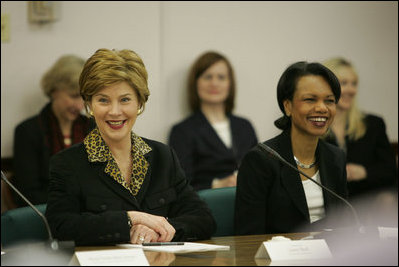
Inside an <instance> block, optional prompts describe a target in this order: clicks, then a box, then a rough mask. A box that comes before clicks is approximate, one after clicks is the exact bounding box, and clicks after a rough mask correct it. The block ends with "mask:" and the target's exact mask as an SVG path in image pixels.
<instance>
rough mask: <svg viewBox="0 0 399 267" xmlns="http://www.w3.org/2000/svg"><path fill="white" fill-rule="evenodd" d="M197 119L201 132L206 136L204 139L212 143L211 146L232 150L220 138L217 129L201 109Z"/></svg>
mask: <svg viewBox="0 0 399 267" xmlns="http://www.w3.org/2000/svg"><path fill="white" fill-rule="evenodd" d="M229 119H230V118H229ZM196 120H197V122H198V125H199V127H198V129H199V132H200V134H201V135H202V136H204V137H205V138H203V140H205V141H206V142H207V143H208V144H210V146H211V147H217V148H220V149H222V150H230V149H229V148H227V147H226V145H225V144H224V143H223V141H222V140H221V139H220V137H219V135H218V134H217V133H216V131H215V129H213V127H212V125H211V124H210V122H209V121H208V120H207V119H206V117H205V115H204V114H203V113H202V112H201V111H198V112H197V115H196ZM230 127H231V126H230ZM233 144H234V140H233Z"/></svg>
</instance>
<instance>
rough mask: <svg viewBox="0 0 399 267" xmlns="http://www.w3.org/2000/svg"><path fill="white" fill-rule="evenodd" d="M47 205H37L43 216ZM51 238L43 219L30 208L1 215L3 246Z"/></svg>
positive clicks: (13, 210)
mask: <svg viewBox="0 0 399 267" xmlns="http://www.w3.org/2000/svg"><path fill="white" fill-rule="evenodd" d="M46 206H47V205H46V204H40V205H35V207H36V208H37V209H38V210H39V211H40V212H42V213H43V214H44V213H45V211H46ZM48 238H49V236H48V233H47V230H46V226H45V224H44V222H43V220H42V218H41V217H40V216H39V215H38V214H37V213H36V212H35V211H34V210H33V209H32V208H31V207H29V206H26V207H21V208H17V209H12V210H7V211H6V212H4V213H3V214H1V245H2V246H3V247H7V246H10V245H14V244H17V243H21V242H23V241H43V240H47V239H48Z"/></svg>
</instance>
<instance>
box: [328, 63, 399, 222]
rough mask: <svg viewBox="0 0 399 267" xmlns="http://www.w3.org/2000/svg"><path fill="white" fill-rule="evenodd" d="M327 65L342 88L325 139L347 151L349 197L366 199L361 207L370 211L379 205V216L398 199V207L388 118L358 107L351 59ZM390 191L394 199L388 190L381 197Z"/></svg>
mask: <svg viewBox="0 0 399 267" xmlns="http://www.w3.org/2000/svg"><path fill="white" fill-rule="evenodd" d="M323 64H324V65H325V66H326V67H328V68H329V69H330V70H331V71H333V72H334V73H335V75H336V76H337V77H338V80H339V81H340V84H341V90H342V93H341V98H340V100H339V102H338V105H337V115H336V118H335V120H334V122H333V123H332V125H331V131H329V132H328V133H327V135H326V137H325V140H326V141H327V142H330V143H332V144H334V145H337V146H339V147H340V148H341V149H343V150H344V151H345V153H346V161H347V164H346V172H347V180H348V193H349V198H350V199H351V200H353V201H357V200H360V199H362V205H361V206H360V205H358V207H359V209H360V208H361V209H363V210H366V211H367V210H368V211H370V207H372V206H375V205H377V206H379V207H378V208H377V209H373V211H371V213H370V215H371V216H373V217H375V216H374V215H375V214H377V212H378V210H380V211H381V210H383V209H386V205H387V204H388V203H389V202H392V204H395V203H394V202H396V205H393V206H395V207H396V206H397V199H396V197H395V195H396V194H397V179H398V177H397V165H396V159H395V154H394V151H393V149H392V147H391V144H390V143H389V140H388V136H387V134H386V126H385V123H384V120H383V119H382V118H381V117H379V116H376V115H373V114H368V113H365V112H363V111H361V110H360V109H359V108H358V105H357V101H356V96H357V92H358V84H359V77H358V74H357V72H356V70H355V68H354V67H353V65H352V64H351V63H350V62H349V61H348V60H346V59H344V58H340V57H336V58H330V59H328V60H326V61H325V62H324V63H323ZM395 188H396V189H395ZM386 190H389V191H392V190H393V191H396V193H395V194H394V195H392V197H390V198H387V197H388V196H389V194H386V192H385V193H384V194H382V195H381V196H379V193H382V192H383V191H386ZM372 196H374V197H372ZM382 196H384V197H382ZM372 198H373V199H374V200H372ZM365 199H368V201H369V205H367V206H368V207H366V205H364V200H365ZM389 199H391V200H389ZM375 201H377V202H375ZM378 202H380V204H381V205H378ZM370 203H371V204H370ZM384 206H385V207H384ZM366 213H368V212H366Z"/></svg>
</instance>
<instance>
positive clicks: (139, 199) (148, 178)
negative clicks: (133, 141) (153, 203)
mask: <svg viewBox="0 0 399 267" xmlns="http://www.w3.org/2000/svg"><path fill="white" fill-rule="evenodd" d="M153 153H154V152H153V150H151V151H150V152H148V153H146V154H144V158H145V160H146V161H147V162H148V169H147V173H146V175H145V178H144V182H143V184H142V185H141V187H140V190H139V192H138V193H137V195H136V200H137V202H138V203H139V204H140V205H141V203H142V201H143V200H144V197H145V196H146V192H147V190H148V187H149V185H150V182H151V177H152V175H151V172H152V166H153V164H152V160H153Z"/></svg>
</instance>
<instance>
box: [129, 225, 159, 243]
mask: <svg viewBox="0 0 399 267" xmlns="http://www.w3.org/2000/svg"><path fill="white" fill-rule="evenodd" d="M158 238H159V235H158V234H157V233H156V232H155V231H154V230H152V229H151V228H148V227H147V226H145V225H143V224H135V225H133V226H132V228H131V229H130V243H132V244H142V243H149V242H156V241H158Z"/></svg>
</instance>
